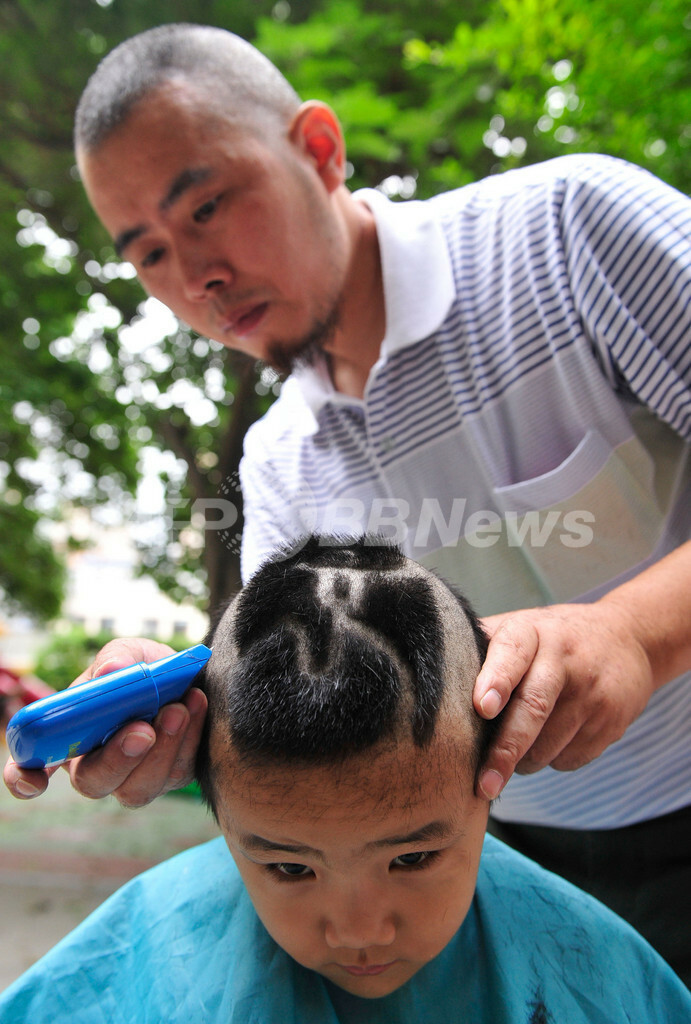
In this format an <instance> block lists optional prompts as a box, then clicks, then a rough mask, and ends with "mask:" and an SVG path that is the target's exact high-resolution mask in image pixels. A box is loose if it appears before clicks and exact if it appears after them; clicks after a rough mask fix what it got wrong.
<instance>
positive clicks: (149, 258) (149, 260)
mask: <svg viewBox="0 0 691 1024" xmlns="http://www.w3.org/2000/svg"><path fill="white" fill-rule="evenodd" d="M162 256H163V249H152V250H151V252H148V253H147V254H146V256H145V257H144V258H143V260H141V263H140V266H142V267H145V268H146V267H153V266H154V264H155V263H158V261H159V260H160V259H161V257H162Z"/></svg>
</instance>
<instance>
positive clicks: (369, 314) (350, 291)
mask: <svg viewBox="0 0 691 1024" xmlns="http://www.w3.org/2000/svg"><path fill="white" fill-rule="evenodd" d="M347 203H348V212H347V217H348V222H349V230H350V234H351V259H350V269H349V272H348V277H347V279H346V284H345V288H344V291H343V300H342V305H341V309H340V314H341V316H340V323H339V326H338V327H337V329H336V332H335V334H334V337H333V340H332V341H331V342H329V344H328V345H327V346H326V354H327V357H328V362H329V370H330V373H331V379H332V381H333V385H334V387H335V389H336V391H340V392H341V393H342V394H344V395H350V396H352V397H353V398H362V397H363V395H364V392H365V386H366V384H367V380H368V377H369V374H370V370H371V369H372V367H373V366H374V364H375V363H376V361H377V359H378V358H379V352H380V349H381V343H382V341H383V339H384V334H385V332H386V312H385V308H384V286H383V281H382V268H381V258H380V253H379V242H378V239H377V231H376V226H375V221H374V216H373V215H372V213H371V211H370V210H369V209H368V208H367V207H366V206H365V205H364V204H363V203H361V202H359V201H358V200H354V199H352V197H350V196H348V199H347Z"/></svg>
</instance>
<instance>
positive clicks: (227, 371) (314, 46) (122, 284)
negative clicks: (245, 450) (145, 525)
mask: <svg viewBox="0 0 691 1024" xmlns="http://www.w3.org/2000/svg"><path fill="white" fill-rule="evenodd" d="M186 20H187V21H196V22H202V23H207V24H214V25H219V26H222V27H225V28H229V29H231V30H233V31H236V32H238V33H239V34H241V35H244V36H245V37H247V38H250V39H252V40H253V41H255V42H256V43H257V45H259V47H260V49H262V50H263V51H264V52H265V53H266V54H267V55H268V56H269V57H270V58H271V59H272V60H274V61H275V63H276V64H277V65H278V66H279V67H280V68H281V69H282V70H283V71H284V72H285V73H286V75H287V76H288V78H289V79H290V80H291V81H292V83H293V84H294V85H295V87H296V89H297V90H298V92H299V93H300V94H301V95H302V96H303V97H305V98H310V97H315V98H320V99H323V100H325V101H327V102H329V103H331V104H332V105H333V106H334V108H335V109H336V111H337V113H338V115H339V117H340V119H341V121H342V122H343V125H344V128H345V132H346V138H347V142H348V153H349V160H350V164H351V169H350V170H351V177H350V180H349V185H351V186H352V187H359V186H362V185H367V186H376V185H380V184H381V186H382V187H383V188H384V189H385V191H387V192H388V193H389V194H391V195H393V196H397V195H400V196H403V197H406V196H410V195H413V194H416V195H418V196H426V195H430V194H433V193H434V192H438V191H440V190H442V189H445V188H453V187H457V186H458V185H462V184H464V183H466V182H470V181H473V180H477V179H478V178H480V177H482V176H484V175H487V174H491V173H497V172H499V171H502V170H504V169H508V168H510V167H513V166H519V165H521V164H526V163H532V162H535V161H538V160H542V159H548V158H550V157H552V156H557V155H559V154H562V153H567V152H572V151H583V150H590V151H600V152H606V153H611V154H613V155H615V156H620V157H623V158H625V159H629V160H632V161H634V162H636V163H639V164H642V165H643V166H646V167H648V168H650V169H651V170H652V171H653V172H655V173H656V174H658V175H659V176H660V177H662V178H663V179H665V180H667V181H669V182H670V183H671V184H673V185H675V186H676V187H677V188H680V189H682V190H688V189H689V172H688V166H689V147H690V146H691V87H690V85H689V76H688V68H689V66H690V62H689V53H690V43H689V40H690V39H691V16H689V14H688V7H687V6H686V5H685V4H683V3H682V2H681V0H653V2H651V0H601V2H600V3H598V4H593V3H590V2H587V0H490V2H484V0H483V2H480V0H467V2H464V3H463V4H458V3H457V2H456V0H453V2H452V0H427V2H425V3H424V4H423V3H420V2H419V0H398V2H397V3H395V4H394V3H391V2H390V0H388V2H387V0H318V2H310V0H293V2H291V3H289V2H288V0H278V2H276V0H195V2H194V3H192V2H191V0H165V2H164V0H147V3H143V2H142V0H51V2H50V3H45V2H43V0H0V120H1V123H2V126H3V128H2V131H3V146H2V147H1V149H0V354H1V355H2V373H1V374H0V397H1V398H2V402H1V403H0V528H1V530H2V532H1V533H0V567H1V568H0V587H2V589H3V590H4V592H5V595H6V600H7V601H14V602H15V604H18V605H20V606H23V607H26V608H29V609H30V610H31V611H32V612H34V613H35V614H38V615H42V616H44V617H50V616H52V615H54V614H55V612H56V610H57V607H58V605H59V598H60V592H61V585H62V584H61V580H62V569H61V564H60V561H59V560H58V559H57V558H56V556H55V555H54V553H53V550H52V548H51V546H50V544H49V543H48V541H47V540H46V539H45V536H44V533H43V532H42V530H41V523H42V522H44V521H45V519H46V517H51V516H57V515H59V514H60V513H61V511H64V508H65V506H68V507H69V504H70V503H72V504H77V503H78V504H90V505H104V504H105V503H109V504H110V506H114V507H117V508H118V509H120V510H121V513H122V514H123V515H124V516H126V517H129V518H133V517H134V516H135V506H134V502H133V498H132V495H133V494H134V491H135V488H136V485H137V481H138V480H139V479H140V475H141V472H142V467H143V466H144V465H148V464H149V462H150V457H151V454H152V452H154V451H159V452H167V453H169V456H168V461H167V462H166V463H162V462H160V460H159V462H158V465H159V474H160V477H161V482H162V485H163V487H164V488H165V495H166V507H167V510H168V522H167V524H165V523H162V522H160V521H157V522H156V523H154V524H152V529H151V530H150V531H149V533H148V534H142V553H143V565H144V570H145V571H150V572H152V573H153V574H154V575H155V577H156V578H157V580H158V582H159V583H160V584H161V585H162V586H163V588H164V589H166V590H167V591H168V592H169V593H171V595H172V596H173V597H174V598H176V599H178V600H179V599H183V598H184V597H185V596H189V595H192V596H194V597H196V598H197V599H198V600H200V601H206V600H207V599H210V601H211V603H212V604H215V603H216V602H217V601H218V600H220V598H221V597H222V596H224V594H227V593H229V592H232V590H233V589H234V588H235V587H236V586H237V584H238V582H239V573H238V558H237V552H238V538H239V534H240V531H241V528H242V518H241V515H240V517H239V518H238V520H237V522H235V523H233V524H231V525H230V526H229V529H228V530H214V529H206V530H202V529H200V525H201V526H203V525H204V522H203V515H202V514H201V513H199V512H198V513H197V515H196V517H195V515H193V514H192V510H193V508H194V507H195V505H194V503H195V501H196V502H197V506H200V505H202V504H203V502H204V500H207V501H213V500H214V499H216V498H218V497H226V498H228V499H229V500H230V503H231V505H232V506H237V507H238V509H240V506H241V502H240V500H239V497H238V495H237V492H236V489H235V487H236V475H235V473H236V469H237V464H238V461H239V457H240V451H241V444H242V438H243V436H244V433H245V431H246V429H247V427H248V425H249V424H250V423H251V422H252V421H253V420H254V419H255V418H256V417H257V416H258V415H260V414H261V412H262V411H263V410H264V409H265V408H266V407H267V406H268V404H269V402H270V401H271V400H272V398H273V395H274V394H275V392H276V390H277V386H276V382H275V379H274V378H273V377H272V375H271V374H268V373H267V372H266V371H265V370H264V371H261V368H257V367H255V366H254V365H253V364H252V363H251V362H248V361H246V360H244V359H242V358H240V357H236V356H234V355H232V354H229V353H227V352H225V351H224V350H222V349H221V346H219V345H218V344H216V343H214V342H209V341H208V340H206V339H203V338H198V337H196V336H195V335H193V334H191V333H190V332H189V330H188V329H187V328H186V327H185V326H184V325H181V324H178V323H176V322H174V321H173V320H172V319H171V318H168V319H167V320H166V319H165V318H163V319H161V318H159V320H160V325H159V326H156V321H155V320H154V318H153V317H152V316H151V314H152V313H156V307H155V305H153V306H152V304H151V303H150V302H149V303H147V304H145V305H143V301H144V298H145V297H144V295H143V293H142V292H141V290H140V288H139V286H138V284H137V283H136V281H134V280H132V279H131V274H130V268H129V267H128V266H127V265H121V264H118V263H117V261H116V259H115V255H114V252H113V249H112V246H111V244H110V241H109V239H108V237H107V235H106V234H105V232H104V231H103V229H102V228H101V227H100V225H99V224H98V222H97V221H96V218H95V217H94V215H93V214H92V212H91V211H90V209H89V207H88V204H87V203H86V200H85V198H84V196H83V193H82V190H81V186H80V185H79V182H78V180H77V176H76V172H75V169H74V161H73V155H72V145H71V130H72V117H73V111H74V107H75V105H76V102H77V99H78V96H79V93H80V91H81V89H82V87H83V85H84V84H85V82H86V80H87V78H88V76H89V74H90V73H91V71H92V70H93V68H94V67H95V65H96V63H97V61H98V59H99V57H100V56H101V55H103V54H104V53H105V52H107V51H108V50H110V49H111V48H112V47H113V46H114V45H115V44H116V43H117V42H119V41H120V40H121V39H124V38H126V37H128V36H130V35H132V34H133V33H135V32H137V31H140V30H141V29H144V28H147V27H149V26H151V25H155V24H160V23H163V22H167V21H186ZM306 244H308V240H306ZM159 312H160V311H159ZM145 314H148V315H145ZM161 466H162V467H163V468H160V467H161ZM154 526H155V529H153V527H154Z"/></svg>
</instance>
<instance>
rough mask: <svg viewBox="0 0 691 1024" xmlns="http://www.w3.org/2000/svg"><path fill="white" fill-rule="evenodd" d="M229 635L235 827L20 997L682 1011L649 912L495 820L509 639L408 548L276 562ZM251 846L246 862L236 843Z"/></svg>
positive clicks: (494, 1022) (212, 722) (8, 1006)
mask: <svg viewBox="0 0 691 1024" xmlns="http://www.w3.org/2000/svg"><path fill="white" fill-rule="evenodd" d="M209 642H210V643H211V644H212V646H213V654H212V656H211V659H210V661H209V662H208V665H207V668H206V672H205V675H206V679H205V681H204V683H203V686H204V689H205V691H206V693H207V694H208V698H209V716H208V726H207V730H206V735H205V736H204V738H203V739H202V743H201V745H200V751H199V762H198V768H197V771H198V776H199V779H200V783H201V785H202V789H203V791H204V793H205V795H206V798H207V800H208V802H209V803H210V805H211V807H212V808H213V810H214V813H215V815H216V818H217V820H218V822H219V825H220V827H221V829H222V831H223V835H224V838H225V842H226V844H227V848H226V847H225V846H224V845H223V840H222V839H218V840H216V841H213V842H212V843H210V844H207V845H206V846H202V847H198V848H197V849H196V850H192V851H188V852H187V853H185V854H183V855H182V856H180V857H177V858H174V859H173V860H172V861H169V862H168V863H167V864H164V865H161V866H159V867H158V868H155V869H154V870H153V871H150V872H147V874H145V875H143V876H141V877H140V878H139V879H137V880H135V881H134V882H133V883H131V884H130V885H128V886H127V887H125V888H124V889H123V890H121V891H120V892H119V893H118V894H116V895H115V896H114V897H112V898H111V899H110V900H109V901H108V902H107V903H106V904H105V905H104V906H103V907H102V908H101V909H100V910H99V911H97V912H96V914H94V915H92V917H91V918H90V919H89V920H87V921H86V922H85V923H84V924H83V925H81V926H80V927H79V928H78V929H77V930H76V931H75V932H74V933H72V935H70V936H68V937H67V939H65V940H64V941H63V942H62V943H61V944H60V946H59V947H58V948H57V949H56V950H54V951H53V952H52V953H51V954H48V956H46V957H45V958H44V959H43V960H42V961H40V962H39V963H38V964H37V965H36V966H35V967H34V968H33V969H32V970H30V971H29V972H28V973H27V974H26V975H25V976H24V977H23V978H21V979H19V981H18V982H16V983H15V985H14V986H12V987H11V988H10V989H9V991H8V992H7V993H6V995H5V997H4V999H3V998H2V997H0V1017H1V1018H2V1019H3V1020H5V1019H7V1020H8V1021H9V1020H13V1021H15V1020H16V1021H19V1020H30V1021H31V1022H32V1024H41V1022H46V1024H47V1022H50V1024H56V1022H61V1021H70V1022H71V1021H72V1020H74V1015H75V1007H77V1008H78V1009H77V1015H78V1018H79V1021H80V1024H97V1022H98V1024H100V1022H101V1021H106V1020H107V1021H108V1024H118V1022H123V1024H125V1022H127V1024H129V1022H132V1021H137V1022H138V1021H168V1020H191V1021H195V1022H196V1021H204V1022H205V1024H207V1022H208V1024H211V1022H214V1021H219V1022H220V1021H233V1022H234V1024H249V1022H258V1024H293V1022H294V1024H308V1022H311V1021H314V1022H318V1024H336V1022H342V1024H351V1022H352V1024H356V1022H359V1024H362V1022H363V1021H367V1022H368V1024H378V1022H380V1021H382V1022H383V1021H387V1022H388V1021H397V1022H401V1024H418V1022H419V1021H422V1020H424V1021H426V1022H430V1024H437V1022H439V1024H442V1022H443V1024H447V1022H449V1021H461V1020H462V1021H472V1022H473V1024H518V1022H521V1024H540V1022H541V1024H546V1022H554V1024H557V1022H562V1021H568V1022H569V1024H579V1022H584V1024H585V1022H587V1024H595V1022H597V1021H602V1022H604V1021H606V1022H607V1024H618V1022H622V1024H624V1022H629V1021H632V1020H635V1021H639V1020H645V1021H646V1022H651V1024H656V1022H659V1024H663V1022H667V1021H677V1020H678V1021H681V1020H683V1019H685V1017H687V1016H688V1014H689V1012H691V994H689V993H688V991H687V990H686V989H685V988H684V986H683V985H682V984H681V983H680V982H679V980H678V979H677V978H675V977H674V975H673V973H672V971H671V970H670V969H669V967H668V966H667V965H666V964H665V963H664V961H663V960H662V959H661V958H660V957H658V956H657V955H656V954H655V953H654V952H653V950H652V949H651V948H650V947H649V946H648V945H647V944H646V943H645V942H644V941H643V940H642V939H641V938H640V936H639V935H637V934H636V933H635V932H634V931H633V929H631V928H630V927H629V926H628V925H626V924H625V923H624V922H623V921H621V920H620V919H618V918H617V917H616V916H615V915H613V914H612V913H610V912H609V911H608V910H606V909H605V908H604V907H602V906H600V905H599V904H598V903H596V902H595V901H594V900H592V899H590V898H589V897H588V896H586V895H584V894H583V893H581V892H580V891H579V890H577V889H575V888H573V887H572V886H570V885H568V884H567V883H565V882H563V881H562V880H561V879H558V878H557V877H556V876H554V875H550V874H548V873H547V872H544V871H542V870H541V869H539V868H537V867H536V866H535V865H533V864H531V863H530V862H529V861H527V860H525V859H524V858H523V857H521V856H520V855H518V854H516V853H513V852H512V851H510V850H508V848H506V847H504V846H503V845H502V844H501V843H499V842H497V841H496V840H494V839H492V838H491V837H489V838H488V839H487V840H486V842H485V841H484V838H485V826H486V823H487V817H488V810H489V803H488V801H487V799H486V798H485V797H484V796H482V795H481V794H478V793H477V792H476V791H475V786H474V783H475V779H476V776H477V773H478V770H479V768H480V765H481V764H482V760H483V756H484V749H483V748H484V747H486V745H487V742H488V740H489V739H490V734H491V732H492V731H493V728H492V726H493V723H492V722H488V721H486V720H484V719H482V718H480V716H479V715H478V714H477V713H476V712H475V710H474V708H473V704H472V688H473V683H474V680H475V677H476V675H477V672H478V670H479V668H480V665H481V663H482V658H483V657H484V653H485V651H486V648H487V640H486V638H485V636H484V635H483V632H482V629H481V627H480V626H479V623H478V622H477V620H476V619H475V617H474V615H473V614H472V612H471V611H470V610H469V608H468V607H467V605H466V604H465V602H464V601H463V600H462V599H460V598H458V597H456V596H455V595H454V594H453V593H452V592H451V591H450V590H449V589H448V588H447V587H446V586H445V585H444V584H443V583H442V582H441V581H440V580H439V579H438V578H437V577H436V576H434V575H433V574H432V573H430V572H429V571H428V570H425V569H422V568H421V567H420V566H418V565H417V564H415V563H413V562H410V561H408V560H407V559H405V558H404V557H403V556H402V555H401V553H400V551H398V550H397V549H396V548H393V547H389V546H386V545H381V544H372V543H361V542H360V543H350V544H347V545H341V546H334V545H333V540H332V541H331V543H329V544H327V545H324V544H323V543H322V541H321V540H320V539H319V538H312V539H310V540H309V541H308V542H307V544H306V545H305V546H304V547H303V548H302V549H301V550H299V551H298V552H297V553H295V554H293V555H292V556H291V557H289V558H287V559H283V560H282V559H278V560H274V561H270V562H268V563H267V564H266V565H265V566H264V567H263V568H262V569H261V570H260V571H259V572H258V573H257V574H256V575H255V576H254V577H253V578H252V579H251V580H250V581H249V583H248V584H247V586H246V587H245V589H244V591H243V592H242V593H241V594H240V595H239V597H238V598H236V599H235V600H234V601H233V602H232V603H231V605H230V607H229V608H228V609H227V610H226V611H225V613H224V614H223V616H222V618H221V620H220V622H219V624H218V626H217V628H215V629H214V630H213V631H212V635H211V636H210V638H209ZM228 851H230V853H231V854H232V861H234V862H235V866H233V862H232V861H231V858H230V856H229V855H228Z"/></svg>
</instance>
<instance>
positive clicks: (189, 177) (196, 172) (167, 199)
mask: <svg viewBox="0 0 691 1024" xmlns="http://www.w3.org/2000/svg"><path fill="white" fill-rule="evenodd" d="M212 173H213V171H212V170H211V168H210V167H187V168H185V170H184V171H181V172H180V173H179V174H178V175H176V177H175V178H173V180H172V181H171V183H170V185H169V186H168V191H167V192H166V194H165V195H164V197H163V199H162V200H161V202H160V203H159V204H158V208H159V210H160V211H161V212H162V213H165V211H166V210H169V209H170V207H171V206H173V204H174V203H176V202H177V201H178V199H180V198H181V197H182V196H183V195H184V194H185V192H187V190H188V189H190V188H193V187H194V186H195V185H201V184H202V183H203V182H205V181H207V180H208V179H209V178H210V177H211V175H212Z"/></svg>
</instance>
